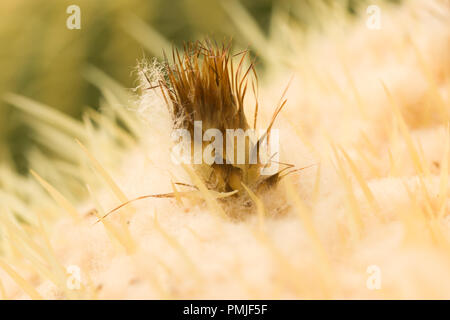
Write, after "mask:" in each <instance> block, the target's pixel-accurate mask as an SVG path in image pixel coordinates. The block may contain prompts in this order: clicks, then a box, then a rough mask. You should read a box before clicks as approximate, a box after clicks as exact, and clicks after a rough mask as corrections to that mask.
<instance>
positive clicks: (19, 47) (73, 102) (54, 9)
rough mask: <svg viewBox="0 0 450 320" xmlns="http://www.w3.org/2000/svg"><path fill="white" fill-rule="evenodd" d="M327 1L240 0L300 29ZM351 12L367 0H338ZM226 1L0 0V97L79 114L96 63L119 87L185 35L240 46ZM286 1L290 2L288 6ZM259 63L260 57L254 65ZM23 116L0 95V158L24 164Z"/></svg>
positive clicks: (264, 23) (88, 102)
mask: <svg viewBox="0 0 450 320" xmlns="http://www.w3.org/2000/svg"><path fill="white" fill-rule="evenodd" d="M333 2H335V1H332V0H329V1H326V0H309V1H308V0H240V2H239V3H240V4H241V5H242V6H244V7H245V8H246V9H247V12H248V13H250V14H251V15H252V18H253V19H254V21H255V23H256V24H257V25H258V27H259V28H261V30H262V31H263V32H265V33H270V32H271V30H270V20H271V17H272V13H273V12H274V10H277V8H278V9H279V8H280V7H283V8H287V9H288V12H291V13H292V14H291V16H289V17H287V18H288V19H291V20H292V23H295V24H297V25H299V26H301V28H303V29H304V30H308V29H309V28H316V29H317V28H320V25H318V24H317V23H316V22H317V21H318V19H315V14H316V11H317V8H319V7H320V8H321V9H322V10H323V8H324V7H326V6H328V5H331V4H332V3H333ZM337 2H340V5H341V6H343V7H345V8H346V10H347V11H348V14H349V15H350V16H351V15H352V14H354V13H355V12H357V11H358V7H359V6H362V5H365V4H366V3H367V1H357V0H354V1H350V0H340V1H337ZM392 2H398V1H392ZM71 4H76V5H78V6H79V7H80V8H81V30H69V29H67V28H66V20H67V18H68V16H69V14H67V13H66V9H67V7H68V6H69V5H71ZM230 5H232V2H231V1H230V0H222V1H221V0H170V1H169V0H114V1H111V0H70V1H65V0H3V1H0V13H1V19H0V43H1V50H0V69H1V73H0V97H3V95H4V94H5V93H7V92H14V93H17V94H20V95H24V96H27V97H30V98H32V99H34V100H36V101H39V102H42V103H44V104H46V105H48V106H50V107H52V108H56V109H59V110H61V111H63V112H65V113H67V114H69V115H71V116H73V117H80V116H81V114H82V112H83V110H84V109H86V108H87V107H93V108H96V107H97V105H98V100H99V97H100V92H99V91H98V89H96V87H95V86H94V85H92V84H91V83H90V82H89V81H87V80H86V72H85V71H86V69H87V68H89V67H91V66H95V67H96V68H98V69H100V70H102V71H103V72H105V73H106V74H108V75H109V76H111V77H112V78H114V79H116V80H117V81H118V82H120V83H121V84H123V85H124V86H125V87H129V88H132V87H134V86H135V85H136V83H135V78H136V77H135V75H133V74H132V71H133V69H134V67H135V66H136V65H137V61H138V60H139V59H141V58H142V57H144V56H145V57H152V56H158V55H160V54H161V53H162V50H163V49H164V48H165V49H167V48H170V46H171V45H173V44H175V45H179V44H181V43H182V42H183V41H187V40H194V39H199V38H203V37H204V36H209V37H213V38H215V39H219V40H220V39H223V38H224V37H227V38H230V37H232V39H233V41H234V42H236V43H238V44H239V45H240V46H242V47H247V46H250V47H251V46H252V43H248V41H247V40H246V39H245V38H243V37H241V36H240V35H241V31H240V30H239V29H238V28H236V26H235V24H233V23H232V21H231V20H230V16H229V14H230V11H229V10H227V6H230ZM289 8H293V9H292V10H289ZM258 67H259V68H264V64H263V63H261V64H259V65H258ZM23 118H24V115H23V114H22V113H21V112H20V111H18V110H16V109H14V108H13V107H12V106H10V105H8V104H7V103H6V102H4V100H3V99H0V164H1V165H7V166H9V167H11V168H15V169H16V170H18V171H19V172H22V173H23V172H26V171H27V161H26V153H27V149H28V148H29V146H30V144H32V143H33V139H32V136H33V135H32V132H31V129H30V128H28V127H27V125H26V122H24V121H23Z"/></svg>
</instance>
